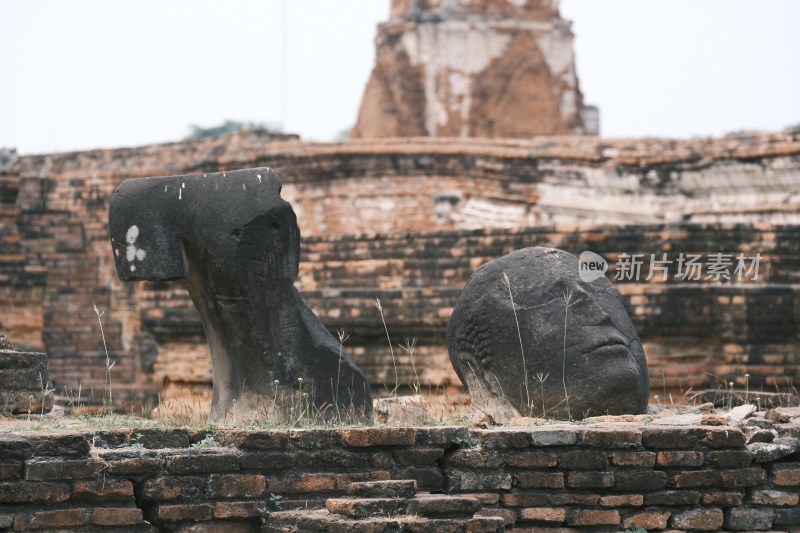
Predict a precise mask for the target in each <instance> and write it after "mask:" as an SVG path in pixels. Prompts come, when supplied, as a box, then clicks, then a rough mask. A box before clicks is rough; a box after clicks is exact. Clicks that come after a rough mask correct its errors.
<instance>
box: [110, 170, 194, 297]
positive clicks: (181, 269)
mask: <svg viewBox="0 0 800 533" xmlns="http://www.w3.org/2000/svg"><path fill="white" fill-rule="evenodd" d="M161 192H163V185H161V184H160V183H159V181H158V180H146V179H133V180H128V181H125V182H123V183H122V184H120V186H119V187H117V189H116V190H115V191H114V194H113V195H112V196H111V202H110V205H109V210H108V228H109V232H110V233H111V247H112V251H113V254H114V262H115V264H116V267H117V275H118V276H119V278H120V279H121V280H123V281H135V280H154V281H155V280H171V279H182V278H185V277H186V276H187V275H188V269H187V265H186V258H185V256H184V252H183V245H182V244H181V240H180V239H179V238H178V236H177V230H176V228H175V224H174V223H173V221H172V219H171V217H170V213H171V210H170V209H168V208H167V206H163V205H161V204H162V203H163V201H164V199H163V198H164V197H163V194H160V193H161Z"/></svg>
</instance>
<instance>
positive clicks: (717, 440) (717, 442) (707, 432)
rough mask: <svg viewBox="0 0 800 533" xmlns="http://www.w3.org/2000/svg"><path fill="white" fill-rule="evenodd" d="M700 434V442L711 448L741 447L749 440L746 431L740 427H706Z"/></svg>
mask: <svg viewBox="0 0 800 533" xmlns="http://www.w3.org/2000/svg"><path fill="white" fill-rule="evenodd" d="M698 431H701V434H700V436H699V440H700V443H702V444H705V445H706V446H708V447H709V448H741V447H743V446H744V445H745V443H746V442H747V439H746V438H745V436H744V433H742V431H741V430H740V429H738V428H732V427H724V428H704V429H703V430H698Z"/></svg>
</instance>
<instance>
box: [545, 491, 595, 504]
mask: <svg viewBox="0 0 800 533" xmlns="http://www.w3.org/2000/svg"><path fill="white" fill-rule="evenodd" d="M547 501H548V502H550V504H551V505H580V506H594V505H597V502H599V501H600V495H599V494H587V493H585V492H561V491H553V492H550V494H549V496H548V497H547Z"/></svg>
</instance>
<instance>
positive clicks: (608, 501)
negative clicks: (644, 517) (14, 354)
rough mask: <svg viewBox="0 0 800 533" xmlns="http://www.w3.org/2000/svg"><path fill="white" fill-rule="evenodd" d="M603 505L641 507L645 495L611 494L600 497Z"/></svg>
mask: <svg viewBox="0 0 800 533" xmlns="http://www.w3.org/2000/svg"><path fill="white" fill-rule="evenodd" d="M599 503H600V505H601V506H602V507H641V506H642V505H644V496H643V495H641V494H610V495H608V496H601V497H600V502H599Z"/></svg>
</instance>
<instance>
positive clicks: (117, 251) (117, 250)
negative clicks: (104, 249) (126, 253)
mask: <svg viewBox="0 0 800 533" xmlns="http://www.w3.org/2000/svg"><path fill="white" fill-rule="evenodd" d="M114 254H116V256H117V257H119V248H117V249H116V250H114Z"/></svg>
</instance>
